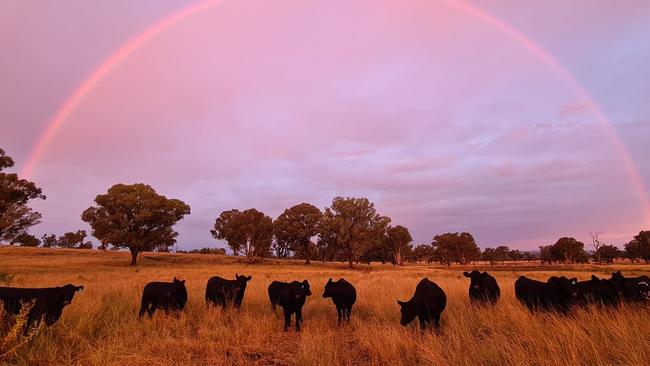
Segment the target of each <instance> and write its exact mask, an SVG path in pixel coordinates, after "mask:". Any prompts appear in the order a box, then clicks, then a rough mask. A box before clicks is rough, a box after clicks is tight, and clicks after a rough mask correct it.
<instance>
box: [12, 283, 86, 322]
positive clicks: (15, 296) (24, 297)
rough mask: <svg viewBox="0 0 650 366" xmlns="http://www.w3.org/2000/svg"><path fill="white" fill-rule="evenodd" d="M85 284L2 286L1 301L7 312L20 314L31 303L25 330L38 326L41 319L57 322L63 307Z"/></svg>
mask: <svg viewBox="0 0 650 366" xmlns="http://www.w3.org/2000/svg"><path fill="white" fill-rule="evenodd" d="M83 288H84V287H83V286H75V285H72V284H67V285H65V286H61V287H47V288H17V287H0V301H2V303H3V304H4V311H5V313H6V314H12V315H18V314H20V311H21V309H22V306H23V304H31V305H28V306H31V308H30V309H29V311H28V312H27V319H26V321H25V328H24V331H25V332H27V331H28V330H29V329H30V328H31V327H33V326H38V325H39V323H40V322H41V320H44V321H45V324H46V325H48V326H50V325H52V324H54V323H56V321H57V320H59V318H60V317H61V314H62V313H63V308H64V307H65V306H66V305H68V304H70V303H71V302H72V299H73V298H74V295H75V293H77V291H80V290H82V289H83Z"/></svg>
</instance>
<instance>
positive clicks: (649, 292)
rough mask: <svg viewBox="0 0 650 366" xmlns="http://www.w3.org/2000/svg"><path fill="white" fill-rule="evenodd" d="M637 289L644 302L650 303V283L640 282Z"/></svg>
mask: <svg viewBox="0 0 650 366" xmlns="http://www.w3.org/2000/svg"><path fill="white" fill-rule="evenodd" d="M636 288H637V291H638V293H639V295H640V296H641V298H642V299H643V300H645V301H650V283H649V282H648V281H640V282H638V283H637V285H636Z"/></svg>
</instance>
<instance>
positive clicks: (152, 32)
mask: <svg viewBox="0 0 650 366" xmlns="http://www.w3.org/2000/svg"><path fill="white" fill-rule="evenodd" d="M441 1H442V2H443V3H445V4H446V5H448V6H450V7H452V8H454V9H456V10H458V11H461V12H463V13H464V14H467V15H469V16H471V17H473V18H475V19H477V20H479V21H481V22H483V23H485V24H487V25H489V26H490V27H493V28H494V29H497V30H499V31H500V32H502V33H503V34H504V35H506V36H507V37H509V38H510V39H512V40H513V41H515V42H517V43H518V44H519V45H521V46H522V47H524V48H525V49H526V50H528V51H529V52H530V53H531V54H533V55H534V56H535V57H537V59H538V60H539V61H541V62H542V63H543V64H545V65H546V66H547V67H549V68H550V69H551V70H552V71H553V72H554V73H555V74H556V75H557V76H559V77H560V78H561V79H562V80H563V81H564V82H565V83H566V84H567V85H568V86H569V87H570V88H571V90H572V91H573V92H574V93H575V94H576V95H577V96H578V97H579V98H580V99H582V100H585V101H586V102H587V105H588V107H589V109H590V111H591V113H592V114H593V116H594V118H595V119H596V121H597V122H598V123H599V124H600V125H601V126H602V127H603V128H604V130H605V131H606V132H607V135H608V136H609V137H610V138H611V140H612V142H613V144H614V147H615V149H616V152H617V153H618V154H619V156H620V157H621V160H622V162H623V165H624V167H625V170H626V172H627V174H628V176H629V178H630V181H631V183H632V185H633V187H634V190H635V191H636V193H637V195H638V196H639V198H640V199H641V202H642V203H641V204H642V209H643V213H644V216H645V220H646V222H647V223H650V201H649V200H648V195H647V192H646V189H645V186H644V183H643V179H642V178H641V175H640V173H639V169H638V167H637V166H636V163H635V162H634V160H633V159H632V157H631V156H630V153H629V151H628V150H627V148H626V147H625V144H624V143H623V142H622V141H621V138H620V137H619V135H618V133H617V132H616V130H615V129H614V127H613V126H612V124H611V122H610V121H609V120H608V119H607V117H606V116H605V114H604V113H603V111H602V110H601V108H600V107H599V106H598V105H597V104H596V103H595V102H594V100H593V98H592V97H591V96H590V95H589V93H588V92H587V90H585V88H584V87H582V85H580V83H578V81H577V80H576V79H575V78H574V77H573V75H571V74H570V73H569V72H568V70H567V69H566V68H564V67H563V66H562V65H561V64H560V63H559V62H558V61H557V60H556V59H555V58H553V56H551V55H550V54H549V53H548V52H547V51H546V50H544V49H543V48H542V47H541V46H539V45H538V44H536V43H535V42H533V41H532V40H530V39H529V38H527V37H526V36H524V35H523V34H521V33H520V32H518V31H517V30H516V29H514V28H512V27H510V26H509V25H508V24H505V23H504V22H502V21H500V20H498V19H497V18H495V17H494V16H492V15H491V14H489V13H488V12H486V11H484V10H482V9H480V8H478V7H475V6H473V5H470V4H468V3H466V2H464V1H455V0H441ZM218 2H219V0H207V1H201V2H198V3H194V4H191V5H189V6H187V7H185V8H182V9H181V10H179V11H177V12H175V13H173V14H171V15H169V16H167V17H165V18H163V19H161V20H159V21H158V22H156V23H155V24H153V25H152V26H151V27H149V28H148V29H146V30H145V31H143V32H142V33H140V34H138V35H136V36H135V37H133V38H131V39H130V40H129V41H128V42H127V43H125V44H124V45H123V46H121V47H120V48H119V49H118V50H117V51H115V52H114V53H113V54H111V55H110V56H109V57H108V58H107V59H106V60H104V62H102V63H101V64H100V65H99V67H97V68H96V69H95V70H94V71H93V72H92V73H91V74H90V76H89V77H88V78H87V79H85V80H84V81H83V82H82V83H81V84H80V85H79V86H78V87H77V88H76V89H75V90H74V92H73V93H72V94H71V95H70V96H69V97H68V98H67V99H66V100H65V102H64V103H63V104H62V105H61V106H60V108H59V109H58V110H57V112H56V114H55V115H54V116H53V117H52V119H50V121H49V122H48V124H47V127H46V128H45V130H44V131H43V133H42V134H41V136H40V137H39V139H38V140H37V142H36V144H35V145H34V147H33V148H32V150H31V152H30V154H29V157H28V160H27V163H26V164H25V166H24V168H23V169H22V171H21V175H22V176H24V177H25V178H31V176H32V174H33V173H34V171H35V169H36V166H37V165H38V163H39V161H40V160H41V158H42V157H43V154H44V153H45V151H46V150H47V148H48V146H49V144H50V143H51V141H52V139H53V138H54V136H55V135H56V133H57V131H58V130H59V129H60V128H61V126H63V124H64V123H65V121H66V120H67V118H68V117H69V116H70V114H71V113H72V112H73V111H74V110H75V108H76V107H77V106H78V105H79V104H80V103H81V102H82V101H83V99H84V98H85V97H86V96H87V95H88V94H89V93H90V92H91V91H92V90H93V89H94V88H95V86H97V84H98V83H100V82H101V80H102V79H104V78H105V77H106V76H107V75H108V74H109V73H110V72H111V71H112V70H113V69H114V68H115V67H116V66H117V65H119V64H120V63H121V62H122V61H124V60H125V59H126V58H127V57H129V56H130V55H131V54H132V53H133V52H135V51H136V50H138V49H139V48H140V47H142V46H143V45H144V44H146V43H147V42H148V41H150V40H151V39H152V38H154V37H156V36H157V35H158V34H160V33H162V32H164V31H165V30H167V29H169V28H171V27H173V26H174V25H176V24H178V23H181V22H183V21H185V20H187V19H188V18H190V17H191V16H192V15H194V14H197V13H199V12H201V11H204V10H206V9H208V8H210V7H212V6H214V5H216V4H217V3H218Z"/></svg>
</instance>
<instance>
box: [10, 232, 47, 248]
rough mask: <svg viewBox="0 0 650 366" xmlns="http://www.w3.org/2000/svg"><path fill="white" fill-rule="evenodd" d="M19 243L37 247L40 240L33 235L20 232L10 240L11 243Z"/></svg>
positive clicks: (22, 245)
mask: <svg viewBox="0 0 650 366" xmlns="http://www.w3.org/2000/svg"><path fill="white" fill-rule="evenodd" d="M16 244H18V245H20V246H21V247H37V246H39V245H40V244H41V241H40V240H39V239H38V238H37V237H35V236H34V235H31V234H27V233H22V234H20V235H18V236H16V237H15V238H13V239H12V240H11V245H16Z"/></svg>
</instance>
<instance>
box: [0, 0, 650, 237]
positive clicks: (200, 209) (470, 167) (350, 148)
mask: <svg viewBox="0 0 650 366" xmlns="http://www.w3.org/2000/svg"><path fill="white" fill-rule="evenodd" d="M196 3H197V2H196V1H168V0H148V1H147V0H141V1H131V0H111V1H92V2H88V1H85V0H67V1H32V0H27V1H26V0H9V1H2V2H0V80H1V82H0V126H1V128H0V147H1V148H3V149H4V150H5V151H6V152H7V153H8V154H9V155H10V156H12V157H13V158H14V160H15V161H16V167H15V169H14V171H16V172H21V171H24V169H25V167H26V166H27V165H28V163H29V161H30V156H32V155H33V151H34V149H35V147H36V146H37V144H38V142H39V140H40V139H41V136H42V134H43V133H44V131H45V130H46V128H47V127H48V125H49V124H50V122H51V120H52V119H53V118H54V116H55V115H56V114H57V111H59V110H60V108H61V107H62V106H63V105H65V103H66V101H68V100H69V98H70V96H71V95H72V94H73V93H74V92H75V90H76V89H77V88H78V87H79V85H82V84H83V83H84V81H85V80H87V79H88V78H89V77H91V76H92V75H93V73H94V72H95V70H97V68H98V67H100V65H102V64H103V63H104V62H106V60H107V59H110V57H111V55H114V53H115V52H116V51H117V50H119V49H120V48H121V47H123V46H124V45H125V44H127V43H128V42H129V40H131V39H133V38H134V37H137V36H138V35H140V34H143V32H146V31H147V30H148V29H151V27H152V26H155V25H156V24H157V23H158V24H159V22H160V21H161V20H162V19H166V18H168V17H170V16H173V14H178V12H180V11H183V9H187V8H188V7H191V6H193V4H196ZM457 4H458V3H457ZM461 5H463V6H465V7H471V8H472V9H478V10H479V11H480V12H482V13H481V14H489V16H490V17H491V19H496V20H497V21H498V22H499V24H501V25H504V26H505V27H508V28H512V29H513V30H514V31H516V32H517V34H520V35H521V36H523V37H525V39H528V40H530V41H531V42H533V43H534V44H535V45H536V47H539V49H542V50H545V51H546V52H548V55H549V56H550V57H551V58H552V59H553V60H555V61H556V62H557V64H558V65H561V67H562V68H564V69H566V71H567V73H568V75H570V77H571V78H573V79H575V81H576V83H577V84H575V85H572V84H571V83H570V82H568V81H567V79H566V78H565V77H562V75H559V73H558V72H557V70H556V69H554V68H553V67H550V66H549V64H548V62H545V61H544V60H543V59H541V58H540V57H539V55H537V54H535V52H532V51H531V49H530V47H526V45H525V44H522V42H521V41H520V40H518V39H517V37H513V36H512V34H508V33H507V32H504V30H503V27H501V28H500V27H495V26H494V24H490V22H487V21H485V19H482V18H481V17H477V16H475V15H472V13H471V12H468V11H464V10H462V9H463V7H462V6H461V7H459V6H456V5H454V4H453V1H435V0H399V1H396V0H393V1H384V0H322V1H321V0H319V1H312V0H310V1H304V0H283V1H270V0H242V1H239V0H238V1H234V0H222V1H217V2H216V3H215V4H213V5H210V6H206V7H203V8H201V10H200V11H196V12H194V13H193V14H191V15H189V16H187V17H185V18H184V19H182V20H180V21H178V22H174V24H171V25H169V26H168V27H166V28H165V29H162V30H160V31H159V32H157V33H156V34H155V35H153V36H151V37H150V38H148V39H147V40H146V42H142V44H140V45H139V46H138V47H137V48H135V49H134V50H132V52H130V53H129V54H128V55H126V56H125V57H123V58H122V59H121V60H120V61H119V62H117V63H115V65H112V66H113V67H111V68H110V70H108V71H107V72H106V73H105V74H104V75H103V76H102V77H101V78H100V79H99V80H97V81H96V83H94V84H93V85H92V87H91V88H90V89H88V91H87V93H86V94H84V95H83V97H82V98H80V99H79V100H78V102H77V103H75V105H74V106H73V107H72V108H71V109H70V111H69V113H68V114H67V115H66V117H65V118H64V119H63V121H62V124H61V126H60V128H58V129H57V130H56V131H55V133H54V134H53V136H52V138H51V140H50V141H49V142H48V144H47V145H46V146H45V149H44V150H43V154H42V157H40V158H39V159H38V160H37V161H35V162H34V166H33V169H32V170H31V172H30V179H32V180H33V181H35V182H36V183H37V184H38V185H39V186H40V187H41V188H43V190H44V193H45V194H46V195H47V200H45V201H37V202H33V203H32V204H31V205H32V207H34V208H35V209H36V210H38V211H39V212H41V213H42V214H43V222H42V223H41V224H40V225H38V226H36V227H34V228H32V229H31V232H32V233H34V234H36V235H38V236H40V235H42V234H43V233H55V234H58V235H60V234H62V233H63V232H66V231H74V230H77V229H86V230H88V231H90V228H89V226H88V225H87V224H86V223H84V222H82V221H81V219H80V215H81V212H82V211H83V210H84V209H85V208H87V207H89V206H91V205H92V204H93V199H94V197H95V196H96V195H98V194H102V193H105V192H106V190H107V189H108V188H109V187H110V186H112V185H113V184H115V183H126V184H130V183H136V182H143V183H147V184H150V185H151V186H152V187H153V188H154V189H156V191H157V192H159V193H161V194H164V195H166V196H168V197H172V198H179V199H181V200H183V201H185V202H186V203H188V204H189V205H190V206H191V207H192V214H191V215H189V216H187V217H186V218H184V219H183V220H182V221H181V222H179V224H178V225H177V230H178V232H179V234H180V235H179V238H178V247H179V248H181V249H192V248H199V247H202V246H223V243H219V242H217V241H215V240H214V239H213V238H212V237H211V235H210V233H209V230H210V228H211V227H212V225H213V223H214V220H215V218H216V217H217V216H218V215H219V213H220V212H222V211H224V210H229V209H232V208H239V209H247V208H250V207H255V208H257V209H259V210H262V211H263V212H265V213H266V214H268V215H269V216H271V217H272V218H275V217H277V216H278V215H279V214H280V213H281V212H282V211H283V210H284V209H286V208H288V207H291V206H293V205H295V204H298V203H301V202H309V203H312V204H314V205H316V206H317V207H319V208H321V209H322V208H324V207H325V206H327V205H329V203H331V200H332V198H333V197H335V196H345V197H361V196H363V197H367V198H369V199H370V200H371V201H373V202H374V203H375V206H376V208H377V210H378V212H379V213H381V214H384V215H388V216H390V217H391V218H392V222H393V224H394V225H398V224H399V225H404V226H406V227H408V228H409V229H410V231H411V233H412V235H413V237H414V244H419V243H430V241H431V238H432V237H433V236H434V235H435V234H439V233H443V232H460V231H468V232H471V233H472V234H473V235H474V237H475V239H476V241H477V243H478V244H479V246H481V247H483V248H484V247H494V246H497V245H508V246H510V247H512V248H519V249H536V248H537V247H538V246H539V245H547V244H550V243H554V242H555V241H556V240H557V239H558V238H560V237H563V236H573V237H576V238H577V239H579V240H582V241H584V242H585V243H589V242H590V241H589V235H588V232H589V231H599V232H602V234H601V239H604V240H605V241H606V242H608V243H611V244H616V245H622V244H624V243H626V242H627V241H629V240H630V239H632V237H633V236H634V235H636V234H638V232H639V231H641V230H647V229H650V222H649V221H648V218H647V217H646V215H645V212H644V207H647V205H648V202H647V201H645V200H646V199H647V197H646V198H644V197H643V194H640V192H639V190H638V189H636V190H635V186H634V184H633V180H632V179H631V175H630V171H629V170H628V169H626V168H625V163H626V160H625V159H626V158H625V156H624V154H621V151H620V149H617V143H622V144H623V146H624V150H626V151H627V153H628V154H629V157H630V159H631V161H632V163H633V165H634V166H635V167H636V173H637V174H638V175H639V176H640V178H641V180H642V181H643V182H642V183H643V188H642V192H641V193H644V194H645V195H646V196H647V195H650V190H649V189H648V188H647V187H648V186H650V161H649V160H648V155H649V154H648V153H649V152H650V151H649V150H650V148H649V147H648V140H649V138H650V68H649V67H648V66H647V65H650V41H649V40H650V3H648V2H647V1H645V0H642V1H627V0H624V1H618V2H606V1H598V2H595V1H590V0H580V1H543V2H542V1H537V2H523V1H514V0H512V1H504V0H499V1H495V0H485V1H475V2H466V3H461ZM576 85H578V87H579V88H582V89H584V90H585V91H586V92H587V93H588V94H589V95H590V96H591V100H589V99H588V98H586V96H585V94H584V93H583V94H581V93H578V92H576ZM594 106H596V108H598V109H599V110H601V111H602V113H603V114H604V116H606V118H607V120H608V121H609V123H611V128H608V127H606V126H604V125H603V124H602V123H601V121H599V119H598V117H597V114H596V113H594ZM612 131H613V132H614V133H612ZM617 141H619V142H617Z"/></svg>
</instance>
